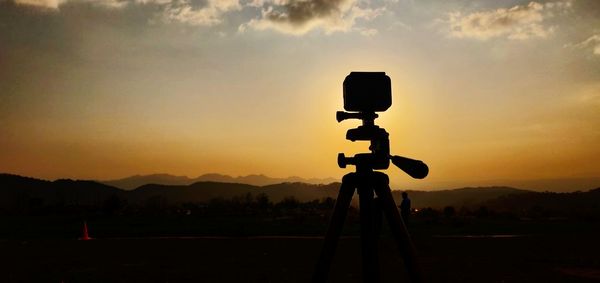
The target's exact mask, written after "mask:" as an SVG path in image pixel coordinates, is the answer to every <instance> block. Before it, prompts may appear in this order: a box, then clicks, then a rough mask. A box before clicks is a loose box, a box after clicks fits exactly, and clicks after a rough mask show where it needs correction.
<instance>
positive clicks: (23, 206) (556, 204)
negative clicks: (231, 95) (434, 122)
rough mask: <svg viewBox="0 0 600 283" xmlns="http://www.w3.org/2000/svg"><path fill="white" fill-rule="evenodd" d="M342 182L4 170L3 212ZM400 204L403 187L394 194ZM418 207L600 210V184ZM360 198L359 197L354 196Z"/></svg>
mask: <svg viewBox="0 0 600 283" xmlns="http://www.w3.org/2000/svg"><path fill="white" fill-rule="evenodd" d="M339 187H340V183H331V184H327V185H322V184H320V185H315V184H307V183H280V184H272V185H266V186H255V185H249V184H240V183H222V182H212V181H201V182H195V183H193V184H190V185H159V184H148V185H143V186H140V187H138V188H137V189H134V190H129V191H127V190H121V189H118V188H115V187H112V186H108V185H105V184H101V183H98V182H95V181H81V180H56V181H52V182H51V181H45V180H38V179H34V178H28V177H21V176H17V175H10V174H0V212H1V211H2V210H6V211H17V212H20V211H28V210H29V209H31V208H32V207H33V208H35V207H40V206H98V205H102V204H103V203H104V202H105V201H106V200H109V199H110V198H114V197H115V196H116V197H118V198H120V199H124V200H126V201H128V202H129V203H130V204H136V203H137V204H144V203H145V202H147V201H148V200H152V199H156V198H159V199H160V200H161V201H165V202H168V203H171V204H175V203H182V202H204V203H205V202H207V201H209V200H211V199H214V198H224V199H229V198H232V197H236V196H244V195H247V194H252V195H253V196H256V195H258V194H261V193H264V194H266V195H267V196H268V197H269V199H270V200H271V201H273V202H279V201H281V200H282V199H284V198H286V197H290V196H293V197H295V198H296V199H298V200H299V201H302V202H306V201H312V200H315V199H323V198H327V197H331V198H336V197H337V193H338V190H339ZM392 194H393V196H394V198H395V199H396V202H397V203H399V202H400V200H401V191H393V192H392ZM408 194H409V197H410V198H411V200H412V204H413V207H415V208H424V207H432V208H438V209H439V208H443V207H445V206H454V207H455V208H460V207H468V208H477V207H480V206H486V207H488V208H490V209H494V210H496V211H513V212H520V211H525V210H528V211H545V212H546V213H550V212H553V211H559V212H562V213H563V214H568V213H575V212H577V213H579V214H578V215H585V213H586V212H592V213H596V214H598V213H599V211H600V188H598V189H595V190H591V191H589V192H573V193H548V192H544V193H541V192H533V191H526V190H520V189H515V188H509V187H478V188H461V189H453V190H441V191H408ZM355 200H356V198H355Z"/></svg>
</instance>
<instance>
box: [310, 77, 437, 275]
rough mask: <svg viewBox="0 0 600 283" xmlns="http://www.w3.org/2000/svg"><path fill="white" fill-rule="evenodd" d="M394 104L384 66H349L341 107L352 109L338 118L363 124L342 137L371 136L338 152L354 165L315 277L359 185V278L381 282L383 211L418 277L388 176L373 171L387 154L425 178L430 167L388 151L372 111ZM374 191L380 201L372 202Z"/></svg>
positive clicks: (323, 271)
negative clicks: (365, 148) (349, 153)
mask: <svg viewBox="0 0 600 283" xmlns="http://www.w3.org/2000/svg"><path fill="white" fill-rule="evenodd" d="M391 105H392V93H391V81H390V78H389V77H388V76H387V75H385V73H384V72H352V73H350V75H348V76H347V77H346V79H344V109H345V110H347V111H353V112H344V111H338V112H337V113H336V119H337V121H338V122H341V121H343V120H346V119H359V120H361V121H362V125H361V126H359V127H357V128H355V129H349V130H348V131H347V132H346V139H347V140H350V141H353V142H354V141H370V143H371V145H370V146H369V150H370V151H371V152H370V153H359V154H355V155H354V156H353V157H346V156H344V154H343V153H340V154H339V155H338V165H339V166H340V168H346V165H348V164H350V165H354V166H356V172H353V173H349V174H346V175H345V176H344V178H343V179H342V186H341V187H340V192H339V194H338V197H337V201H336V203H335V207H334V209H333V214H332V216H331V222H330V224H329V228H328V230H327V233H326V234H325V241H324V243H323V248H322V250H321V255H320V257H319V260H318V262H317V266H316V268H315V272H314V274H313V280H312V281H313V282H315V283H317V282H325V281H326V280H327V275H328V273H329V268H330V266H331V261H332V260H333V255H334V253H335V248H336V246H337V242H338V240H339V238H340V234H341V232H342V226H343V225H344V220H345V218H346V215H347V214H348V208H349V207H350V202H351V201H352V196H353V195H354V191H358V199H359V201H358V202H359V206H360V242H361V246H362V267H363V270H362V271H363V281H364V282H366V283H367V282H368V283H371V282H373V283H376V282H379V264H378V255H377V238H378V232H379V231H377V230H378V228H379V227H376V226H378V225H375V222H374V220H375V219H377V221H378V222H379V220H380V219H381V212H382V211H383V214H385V217H386V219H387V220H388V223H389V225H390V230H391V232H392V235H393V237H394V240H395V242H396V244H397V245H398V249H399V250H400V255H401V256H402V258H403V259H404V264H405V266H406V269H407V270H408V276H409V278H410V280H411V281H412V282H422V281H423V280H422V277H421V272H420V268H419V264H418V262H417V256H416V251H415V248H414V246H413V245H412V242H411V240H410V235H409V234H408V231H407V230H406V226H405V225H404V221H403V220H402V217H401V216H400V213H399V212H398V208H397V207H396V203H395V202H394V199H393V197H392V192H391V190H390V186H389V178H388V176H387V175H386V174H385V173H382V172H378V171H374V170H383V169H388V167H389V166H390V160H391V161H392V163H393V164H394V165H396V166H397V167H398V168H400V169H401V170H402V171H404V172H405V173H407V174H408V175H410V176H411V177H413V178H416V179H423V178H425V177H426V176H427V174H428V173H429V168H428V167H427V165H426V164H425V163H423V162H422V161H419V160H414V159H410V158H406V157H401V156H391V155H390V140H389V134H388V132H386V131H385V129H383V128H380V127H378V126H377V125H375V119H376V118H378V117H379V115H377V114H376V113H375V112H381V111H385V110H387V109H388V108H389V107H390V106H391ZM375 194H377V197H378V203H379V205H374V204H375V199H374V195H375Z"/></svg>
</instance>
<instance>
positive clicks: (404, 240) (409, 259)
mask: <svg viewBox="0 0 600 283" xmlns="http://www.w3.org/2000/svg"><path fill="white" fill-rule="evenodd" d="M377 179H378V181H377V182H376V183H377V186H376V187H375V192H376V193H377V196H378V197H379V199H380V201H381V207H382V209H383V212H384V214H385V217H386V218H387V220H388V223H389V225H390V230H391V231H392V234H393V236H394V240H395V241H396V244H397V245H398V249H399V250H400V255H401V256H402V257H403V259H404V264H405V265H406V269H407V270H408V275H409V277H410V280H411V282H423V277H422V273H421V268H420V266H419V263H418V260H417V252H416V249H415V247H414V246H413V244H412V241H411V239H410V235H409V234H408V231H407V230H406V226H405V225H404V221H403V220H402V216H400V212H398V208H397V207H396V203H395V202H394V198H393V197H392V192H391V190H390V187H389V185H388V184H389V179H388V177H387V176H386V175H385V174H383V173H381V175H379V176H377Z"/></svg>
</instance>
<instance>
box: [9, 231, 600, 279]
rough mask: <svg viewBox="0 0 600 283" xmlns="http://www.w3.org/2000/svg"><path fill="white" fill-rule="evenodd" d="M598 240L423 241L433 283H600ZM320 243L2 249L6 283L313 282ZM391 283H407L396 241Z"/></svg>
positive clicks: (348, 247) (56, 242) (271, 240)
mask: <svg viewBox="0 0 600 283" xmlns="http://www.w3.org/2000/svg"><path fill="white" fill-rule="evenodd" d="M596 236H597V235H575V234H571V235H564V234H560V233H558V234H556V235H552V234H548V235H517V236H506V235H504V236H501V237H497V236H496V237H494V236H489V235H488V236H484V237H482V236H474V235H472V236H469V237H462V236H461V237H457V236H442V235H428V236H425V235H418V236H415V237H414V242H415V245H416V246H417V249H418V251H419V257H420V261H421V264H422V267H423V270H424V272H425V276H426V279H427V281H428V282H598V281H600V245H598V240H597V237H596ZM321 243H322V241H321V239H320V238H319V237H313V236H308V237H294V236H286V237H265V236H260V237H239V238H237V237H208V236H207V237H198V238H195V237H187V238H175V237H154V238H135V237H132V238H104V239H95V240H91V241H79V240H76V239H39V238H38V239H31V240H17V239H10V240H1V241H0V250H1V251H2V256H1V260H2V261H3V263H2V265H0V281H1V282H309V281H310V276H311V273H312V270H313V267H314V263H315V260H316V258H317V255H318V253H319V250H320V246H321ZM380 256H381V260H380V262H381V271H382V277H383V281H384V282H407V281H406V278H405V273H404V269H403V265H402V261H401V259H400V258H399V256H398V255H397V252H396V249H395V246H394V245H393V243H392V242H391V239H389V238H388V237H384V238H383V239H382V241H381V242H380ZM359 257H360V246H359V239H358V238H356V237H355V236H347V237H345V238H343V239H341V241H340V243H339V246H338V249H337V253H336V257H335V259H334V263H333V266H332V271H331V276H330V279H331V282H360V281H361V280H360V279H361V268H360V258H359Z"/></svg>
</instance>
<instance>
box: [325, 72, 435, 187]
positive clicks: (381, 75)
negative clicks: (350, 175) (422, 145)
mask: <svg viewBox="0 0 600 283" xmlns="http://www.w3.org/2000/svg"><path fill="white" fill-rule="evenodd" d="M343 88H344V109H345V110H346V111H351V112H344V111H338V112H337V113H336V120H337V121H338V122H341V121H344V120H347V119H359V120H362V125H361V126H359V127H357V128H355V129H349V130H348V131H347V132H346V139H347V140H350V141H353V142H354V141H370V143H371V145H370V146H369V150H370V151H371V152H370V153H359V154H355V155H354V156H353V157H346V156H345V155H344V154H343V153H340V154H339V155H338V165H339V166H340V168H346V166H347V165H355V166H356V168H357V171H371V170H383V169H387V168H388V167H389V164H390V159H391V161H392V163H393V164H394V165H395V166H396V167H398V168H400V169H401V170H402V171H404V172H405V173H407V174H408V175H410V176H411V177H413V178H416V179H423V178H425V177H426V176H427V174H428V173H429V168H428V167H427V164H425V163H423V162H422V161H420V160H415V159H410V158H406V157H402V156H396V155H394V156H392V155H390V140H389V134H388V132H387V131H386V130H385V129H383V128H380V127H378V126H377V125H375V119H376V118H378V117H379V115H378V114H377V113H375V112H383V111H386V110H387V109H388V108H390V106H392V82H391V80H390V77H388V76H387V75H386V74H385V72H351V73H350V74H349V75H348V76H346V79H344V86H343Z"/></svg>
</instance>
